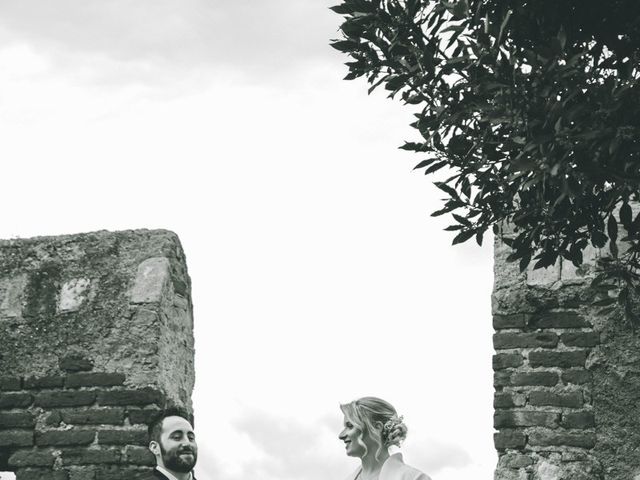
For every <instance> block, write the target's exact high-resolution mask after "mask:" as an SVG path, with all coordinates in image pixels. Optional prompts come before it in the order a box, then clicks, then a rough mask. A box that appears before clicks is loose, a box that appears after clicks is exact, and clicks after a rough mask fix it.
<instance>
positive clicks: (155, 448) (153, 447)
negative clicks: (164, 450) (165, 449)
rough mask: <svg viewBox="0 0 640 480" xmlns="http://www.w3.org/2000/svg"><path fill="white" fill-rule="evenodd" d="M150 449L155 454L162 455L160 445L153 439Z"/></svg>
mask: <svg viewBox="0 0 640 480" xmlns="http://www.w3.org/2000/svg"><path fill="white" fill-rule="evenodd" d="M149 450H151V453H153V454H154V455H155V456H158V455H160V445H159V444H158V442H156V441H155V440H151V441H150V442H149Z"/></svg>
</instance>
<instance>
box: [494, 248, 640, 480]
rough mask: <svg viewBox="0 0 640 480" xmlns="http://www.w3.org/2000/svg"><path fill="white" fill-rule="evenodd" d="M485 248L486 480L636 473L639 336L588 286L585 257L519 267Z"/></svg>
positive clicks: (581, 479)
mask: <svg viewBox="0 0 640 480" xmlns="http://www.w3.org/2000/svg"><path fill="white" fill-rule="evenodd" d="M509 253H510V249H509V248H508V247H506V246H505V245H504V244H502V243H500V242H499V241H498V242H497V243H496V247H495V272H494V278H495V284H494V292H493V326H494V329H495V333H494V338H493V342H494V348H495V352H496V353H495V355H494V357H493V369H494V386H495V396H494V407H495V412H494V428H495V429H496V433H495V434H494V442H495V447H496V449H497V451H498V456H499V461H498V465H497V467H496V471H495V479H496V480H569V479H571V480H637V479H638V478H640V455H638V452H639V451H640V415H638V414H639V413H640V353H638V352H640V341H639V340H638V336H637V335H636V334H635V332H634V331H633V330H632V328H631V326H630V325H629V324H628V322H626V320H625V319H624V317H623V316H622V315H621V313H620V312H612V313H607V314H603V313H602V309H601V308H599V307H596V306H594V305H593V302H594V301H595V300H596V299H597V298H599V297H596V291H594V290H593V289H592V288H591V287H590V282H591V279H592V278H593V272H594V265H595V260H596V258H597V257H598V256H600V255H603V254H604V251H599V250H596V249H588V250H587V251H586V252H585V264H584V265H583V266H581V267H580V268H576V267H574V266H573V265H572V264H570V263H569V262H563V261H562V260H559V261H558V263H557V264H556V265H554V266H553V267H550V268H548V269H545V270H536V271H534V270H531V269H529V270H528V271H527V272H525V273H522V274H521V273H519V270H518V265H517V262H516V263H515V264H513V263H507V262H506V257H507V256H508V254H509Z"/></svg>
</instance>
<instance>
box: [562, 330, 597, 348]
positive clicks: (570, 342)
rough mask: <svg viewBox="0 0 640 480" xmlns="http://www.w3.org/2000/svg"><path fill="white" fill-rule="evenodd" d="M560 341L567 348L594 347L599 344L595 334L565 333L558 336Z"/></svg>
mask: <svg viewBox="0 0 640 480" xmlns="http://www.w3.org/2000/svg"><path fill="white" fill-rule="evenodd" d="M560 339H561V340H562V343H564V344H565V345H566V346H567V347H595V346H596V345H598V344H599V343H600V335H599V334H598V333H596V332H567V333H563V334H562V335H560Z"/></svg>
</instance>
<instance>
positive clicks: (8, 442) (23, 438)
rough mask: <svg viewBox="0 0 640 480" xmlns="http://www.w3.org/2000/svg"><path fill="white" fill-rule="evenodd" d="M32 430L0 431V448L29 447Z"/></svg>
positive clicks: (31, 443) (31, 441)
mask: <svg viewBox="0 0 640 480" xmlns="http://www.w3.org/2000/svg"><path fill="white" fill-rule="evenodd" d="M31 445H33V430H0V447H30V446H31Z"/></svg>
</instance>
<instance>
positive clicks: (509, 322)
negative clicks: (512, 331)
mask: <svg viewBox="0 0 640 480" xmlns="http://www.w3.org/2000/svg"><path fill="white" fill-rule="evenodd" d="M525 325H526V323H525V315H524V313H515V314H512V315H499V314H496V315H494V316H493V328H495V329H496V330H501V329H504V328H524V327H525Z"/></svg>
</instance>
